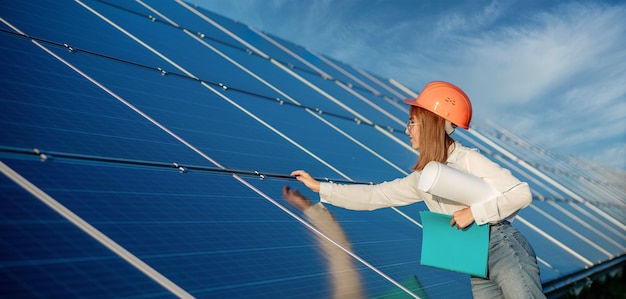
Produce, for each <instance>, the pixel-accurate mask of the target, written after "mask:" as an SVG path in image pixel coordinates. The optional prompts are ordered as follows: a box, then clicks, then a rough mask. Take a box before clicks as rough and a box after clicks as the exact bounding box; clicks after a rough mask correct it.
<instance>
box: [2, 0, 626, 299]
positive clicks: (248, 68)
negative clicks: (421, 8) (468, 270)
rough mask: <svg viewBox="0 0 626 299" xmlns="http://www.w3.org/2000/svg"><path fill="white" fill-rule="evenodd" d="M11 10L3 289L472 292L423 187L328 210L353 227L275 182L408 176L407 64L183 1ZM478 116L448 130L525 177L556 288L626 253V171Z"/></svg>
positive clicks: (46, 4)
mask: <svg viewBox="0 0 626 299" xmlns="http://www.w3.org/2000/svg"><path fill="white" fill-rule="evenodd" d="M0 18H1V19H0V21H1V23H2V24H0V30H1V31H0V53H1V55H0V66H1V68H2V72H1V73H0V86H1V88H0V111H1V113H2V117H0V171H1V172H2V174H3V175H1V176H0V191H1V192H0V215H1V218H0V232H1V238H0V297H3V298H4V297H6V298H18V297H24V298H42V297H63V298H71V297H81V298H82V297H103V298H111V297H124V298H145V297H156V298H159V297H163V298H169V297H200V298H247V297H254V298H327V297H331V296H332V294H333V292H335V291H336V290H337V288H338V285H341V283H339V282H338V281H336V280H337V279H338V278H337V277H341V276H340V274H342V273H344V274H345V273H354V276H355V278H356V280H351V281H352V285H350V286H348V289H352V290H353V291H354V290H356V289H360V290H361V291H362V293H363V294H365V296H366V297H369V298H405V297H406V298H412V297H418V298H466V297H469V296H470V294H471V290H470V286H469V279H468V277H467V276H465V275H462V274H457V273H452V272H447V271H443V270H438V269H434V268H428V267H423V266H420V265H419V257H420V240H421V226H420V219H419V214H418V212H419V211H420V210H424V209H425V206H424V205H423V204H415V205H411V206H407V207H402V208H397V209H396V208H390V209H381V210H377V211H371V212H356V211H349V210H344V209H339V208H334V207H328V209H329V211H330V212H331V213H332V214H333V215H334V217H335V219H336V221H337V223H338V224H339V227H340V228H341V230H342V231H343V232H345V235H346V236H347V238H348V240H347V241H349V243H346V242H340V241H339V240H337V239H336V238H337V236H336V235H335V234H333V233H332V232H325V231H324V230H323V229H321V228H319V227H317V226H316V225H314V224H312V223H313V222H312V220H311V219H310V218H308V217H307V216H306V215H304V214H303V213H302V212H301V211H300V210H298V209H297V208H295V207H293V206H291V205H290V204H289V203H287V202H286V201H285V200H284V199H282V197H281V192H282V187H283V186H284V185H289V186H292V187H300V186H299V185H298V184H297V182H295V181H294V180H292V179H291V178H289V176H288V174H289V173H290V172H291V171H292V170H294V169H306V170H307V171H309V172H310V173H312V174H313V175H315V176H316V177H319V178H322V179H328V180H332V181H338V182H344V183H349V182H359V183H367V182H374V183H377V182H382V181H386V180H391V179H394V178H396V177H401V176H404V175H406V174H407V173H408V172H409V171H410V170H409V168H410V166H412V164H413V163H414V162H415V160H416V152H415V151H414V150H412V149H411V148H410V145H409V144H408V140H407V137H406V136H405V135H404V121H405V120H406V119H407V113H408V109H407V107H405V106H404V105H403V104H401V100H402V99H403V98H405V97H409V96H415V92H413V91H410V90H409V89H407V88H406V87H404V86H402V85H401V84H400V83H398V82H397V81H395V80H388V79H385V78H381V77H378V76H376V75H375V74H372V73H369V72H366V71H363V70H360V69H358V68H355V67H352V66H349V65H346V64H344V63H342V62H340V61H336V60H334V59H332V58H329V57H326V56H323V55H321V54H318V53H314V52H312V51H309V50H307V49H305V48H302V47H300V46H297V45H294V44H293V43H290V42H288V41H285V40H282V39H280V38H278V37H275V36H272V35H270V34H268V33H263V32H260V31H259V30H257V29H255V28H250V27H248V26H246V25H245V24H241V23H238V22H234V21H232V20H230V19H227V18H224V17H222V16H219V15H216V14H214V13H212V12H210V11H206V10H203V9H202V8H199V7H196V6H194V5H192V4H189V3H186V2H182V1H158V0H152V1H149V0H137V1H132V2H131V1H121V0H120V1H107V2H105V1H95V0H76V1H53V0H47V1H2V3H0ZM400 79H401V78H400ZM433 79H441V78H433ZM477 123H478V125H477V126H475V127H473V128H472V129H471V130H469V131H459V132H457V133H455V135H454V137H455V138H456V139H458V140H459V141H461V142H462V143H463V144H466V145H468V146H472V147H477V148H479V149H480V150H481V151H482V152H483V153H485V154H487V155H488V156H489V157H490V158H492V159H493V160H494V161H496V162H498V163H500V164H501V165H503V166H504V167H506V168H509V169H510V170H511V171H512V172H513V173H514V174H515V175H516V176H518V177H519V178H520V179H522V180H524V181H527V182H528V183H529V184H530V185H531V187H532V189H533V195H534V201H533V203H532V205H531V206H529V207H527V208H525V209H524V210H522V211H521V212H520V214H519V217H518V218H517V219H518V220H516V221H515V222H514V226H515V227H517V228H518V229H520V230H521V231H522V232H523V233H524V234H525V235H526V236H527V237H528V238H529V240H530V241H531V243H532V245H533V246H534V248H535V250H536V252H537V255H538V258H539V266H540V269H541V279H542V282H543V283H544V288H545V291H546V292H547V293H548V294H553V295H554V294H557V293H558V292H559V291H562V290H567V288H569V287H571V286H572V285H575V284H576V283H577V282H579V281H581V279H582V278H584V277H586V276H592V275H599V274H600V273H606V272H607V271H608V272H609V273H610V271H613V270H615V269H617V268H618V267H621V266H622V265H623V264H624V260H625V253H626V226H625V225H624V223H626V194H625V191H624V187H623V186H624V185H623V182H622V181H620V179H623V174H619V173H617V174H616V173H614V172H611V171H609V170H607V169H603V168H601V167H598V166H595V165H592V164H589V163H587V162H584V161H580V160H577V159H574V158H571V157H564V156H560V155H556V154H553V153H550V152H547V151H545V150H543V149H542V148H541V147H540V146H537V145H533V144H532V143H530V142H528V141H525V140H524V139H522V138H520V137H518V136H515V135H513V134H512V133H510V132H508V131H506V130H504V129H502V128H500V127H498V126H496V125H493V124H483V125H480V123H481V122H480V120H479V121H477ZM302 191H303V192H304V193H305V195H307V196H308V197H310V198H311V199H313V200H314V201H316V199H317V198H316V195H315V194H313V193H307V191H306V190H302ZM324 244H326V245H329V244H330V247H331V248H334V249H336V250H337V252H339V253H337V254H336V255H335V256H334V257H337V256H340V255H341V254H344V255H345V259H344V261H343V262H342V263H340V264H338V265H336V264H335V265H334V264H332V263H331V262H330V261H332V258H331V257H328V256H324V254H323V252H324V251H323V250H322V249H321V248H323V247H324ZM351 271H353V272H351ZM354 281H358V282H359V283H355V282H354ZM344 287H345V286H344Z"/></svg>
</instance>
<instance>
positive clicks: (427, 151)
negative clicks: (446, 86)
mask: <svg viewBox="0 0 626 299" xmlns="http://www.w3.org/2000/svg"><path fill="white" fill-rule="evenodd" d="M409 113H410V115H411V117H412V118H414V119H415V120H417V124H416V125H417V126H419V130H420V137H419V146H420V148H419V152H420V154H419V158H418V160H417V163H416V164H415V166H413V168H412V169H413V170H415V171H420V170H422V169H424V167H425V166H426V164H428V162H430V161H437V162H440V163H444V164H445V163H446V161H447V160H448V153H449V149H450V146H452V145H453V144H454V139H452V137H450V135H448V133H446V129H445V124H446V120H445V119H443V118H442V117H440V116H438V115H436V114H434V113H432V112H430V111H428V110H426V109H424V108H421V107H417V106H411V110H410V112H409Z"/></svg>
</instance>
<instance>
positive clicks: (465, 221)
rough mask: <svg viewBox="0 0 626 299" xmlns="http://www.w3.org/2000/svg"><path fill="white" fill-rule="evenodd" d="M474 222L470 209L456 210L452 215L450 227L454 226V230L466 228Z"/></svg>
mask: <svg viewBox="0 0 626 299" xmlns="http://www.w3.org/2000/svg"><path fill="white" fill-rule="evenodd" d="M473 222H474V214H472V209H470V208H465V209H461V210H458V211H456V212H454V213H453V214H452V220H450V226H454V225H456V228H458V229H462V228H466V227H468V226H469V225H470V224H472V223H473Z"/></svg>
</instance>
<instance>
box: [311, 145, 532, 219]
mask: <svg viewBox="0 0 626 299" xmlns="http://www.w3.org/2000/svg"><path fill="white" fill-rule="evenodd" d="M446 164H447V165H448V166H450V167H454V168H456V169H459V170H461V171H464V172H466V173H470V174H472V175H475V176H478V177H480V178H483V179H484V180H485V181H486V182H487V183H489V184H490V185H491V186H492V187H493V188H494V189H495V190H497V191H498V192H500V193H501V194H500V195H498V196H496V197H494V198H486V199H485V201H483V202H481V203H478V204H474V205H472V206H471V207H470V208H471V210H472V214H473V215H474V220H475V221H476V223H477V224H479V225H481V224H485V223H492V224H493V223H498V222H500V221H502V220H505V219H506V220H508V221H513V219H514V218H515V215H517V212H518V211H519V210H520V209H522V208H524V207H526V206H528V205H529V204H530V202H531V200H532V194H531V192H530V188H529V187H528V184H527V183H524V182H520V181H519V180H518V179H517V178H515V177H514V176H513V175H512V174H511V172H510V171H509V170H507V169H504V168H502V167H500V166H499V165H498V164H496V163H494V162H492V161H491V160H489V159H488V158H487V157H485V156H483V155H482V154H480V153H479V152H478V150H477V149H472V148H468V147H465V146H463V145H461V144H460V143H458V142H455V143H454V145H452V146H451V152H450V155H449V157H448V161H447V163H446ZM420 175H421V171H414V172H413V173H411V174H409V175H407V176H406V177H404V178H398V179H395V180H393V181H390V182H383V183H380V184H376V185H343V184H335V183H327V182H324V183H321V186H320V199H321V201H322V202H324V203H328V204H332V205H334V206H338V207H343V208H346V209H350V210H375V209H379V208H386V207H392V206H404V205H408V204H412V203H415V202H419V201H422V200H423V201H424V202H425V203H426V206H428V209H430V210H431V211H433V212H438V213H444V214H450V215H451V214H452V213H454V212H456V211H458V210H460V209H463V208H466V207H467V206H464V205H462V204H459V203H456V202H453V201H450V200H447V199H445V198H441V197H438V196H433V195H430V194H428V193H425V192H423V191H421V190H419V189H417V183H418V182H419V179H420Z"/></svg>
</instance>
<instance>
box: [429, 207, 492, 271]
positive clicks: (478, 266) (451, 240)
mask: <svg viewBox="0 0 626 299" xmlns="http://www.w3.org/2000/svg"><path fill="white" fill-rule="evenodd" d="M420 217H421V218H422V225H423V237H422V258H421V260H420V263H421V264H422V265H424V266H430V267H435V268H441V269H446V270H451V271H455V272H460V273H465V274H470V275H473V276H478V277H487V257H488V253H489V224H485V225H477V224H476V223H475V222H474V223H472V225H470V226H468V227H466V228H464V229H457V228H456V226H450V220H452V216H450V215H445V214H439V213H433V212H428V211H421V212H420Z"/></svg>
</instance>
